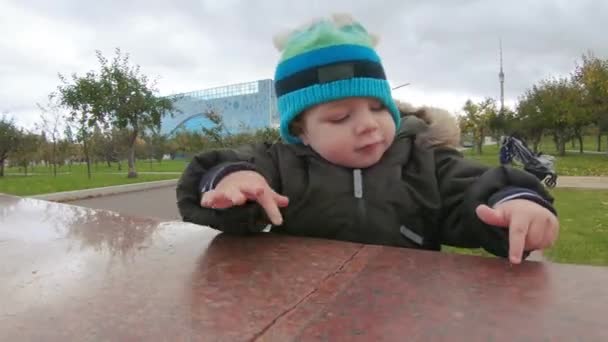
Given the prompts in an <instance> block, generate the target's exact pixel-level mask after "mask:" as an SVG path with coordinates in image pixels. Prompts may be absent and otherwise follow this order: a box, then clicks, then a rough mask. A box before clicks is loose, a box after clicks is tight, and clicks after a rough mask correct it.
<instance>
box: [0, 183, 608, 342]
mask: <svg viewBox="0 0 608 342" xmlns="http://www.w3.org/2000/svg"><path fill="white" fill-rule="evenodd" d="M0 260H1V264H0V298H1V305H0V341H24V340H25V341H67V340H70V341H142V340H145V341H151V340H154V341H156V340H165V341H218V340H221V341H242V340H260V341H285V340H303V341H307V340H322V341H353V340H361V341H377V340H387V341H388V340H394V341H404V340H409V341H411V340H419V341H435V340H457V341H540V340H559V341H575V340H582V341H608V325H607V324H606V323H605V322H606V314H607V313H608V268H601V267H589V266H574V265H557V264H550V263H538V262H526V263H524V264H523V265H520V266H513V267H511V266H509V264H508V263H507V262H505V261H504V260H499V259H487V258H480V257H470V256H459V255H448V254H441V253H435V252H422V251H415V250H408V249H398V248H387V247H379V246H366V245H359V244H350V243H343V242H337V241H327V240H316V239H303V238H294V237H282V236H275V235H272V234H261V235H258V236H255V237H245V238H243V237H231V236H226V235H218V233H217V232H216V231H214V230H211V229H207V228H203V227H199V226H195V225H190V224H186V223H181V222H161V221H158V220H153V219H141V218H134V217H129V216H124V215H119V214H115V213H112V212H109V211H100V210H92V209H88V208H82V207H77V206H70V205H65V204H57V203H51V202H45V201H39V200H32V199H20V198H16V197H8V196H1V195H0Z"/></svg>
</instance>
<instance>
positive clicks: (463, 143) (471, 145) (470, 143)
mask: <svg viewBox="0 0 608 342" xmlns="http://www.w3.org/2000/svg"><path fill="white" fill-rule="evenodd" d="M462 147H467V148H469V147H473V143H472V142H470V141H463V142H462Z"/></svg>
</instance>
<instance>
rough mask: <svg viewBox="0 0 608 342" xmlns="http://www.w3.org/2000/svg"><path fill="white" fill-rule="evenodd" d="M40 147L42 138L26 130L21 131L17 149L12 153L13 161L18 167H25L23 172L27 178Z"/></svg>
mask: <svg viewBox="0 0 608 342" xmlns="http://www.w3.org/2000/svg"><path fill="white" fill-rule="evenodd" d="M39 145H40V136H39V135H37V134H34V133H30V132H27V131H24V130H20V131H19V135H18V138H17V145H16V148H15V149H14V150H13V151H12V152H11V155H10V158H11V161H13V160H14V161H15V164H16V165H19V166H21V167H23V171H24V173H25V175H26V176H27V168H28V166H29V165H30V164H31V162H32V161H33V160H34V159H35V158H36V154H37V153H38V147H39Z"/></svg>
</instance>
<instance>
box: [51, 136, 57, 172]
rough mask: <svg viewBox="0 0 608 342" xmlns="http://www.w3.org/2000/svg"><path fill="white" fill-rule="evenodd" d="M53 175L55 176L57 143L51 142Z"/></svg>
mask: <svg viewBox="0 0 608 342" xmlns="http://www.w3.org/2000/svg"><path fill="white" fill-rule="evenodd" d="M52 158H53V176H54V177H55V178H57V143H56V142H53V156H52Z"/></svg>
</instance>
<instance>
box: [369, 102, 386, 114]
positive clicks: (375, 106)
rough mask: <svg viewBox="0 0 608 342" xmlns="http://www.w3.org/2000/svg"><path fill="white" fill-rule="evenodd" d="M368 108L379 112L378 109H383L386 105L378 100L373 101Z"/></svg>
mask: <svg viewBox="0 0 608 342" xmlns="http://www.w3.org/2000/svg"><path fill="white" fill-rule="evenodd" d="M370 109H371V110H372V111H373V112H379V111H383V110H385V109H386V106H385V105H384V103H382V102H378V103H374V104H373V105H371V106H370Z"/></svg>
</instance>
